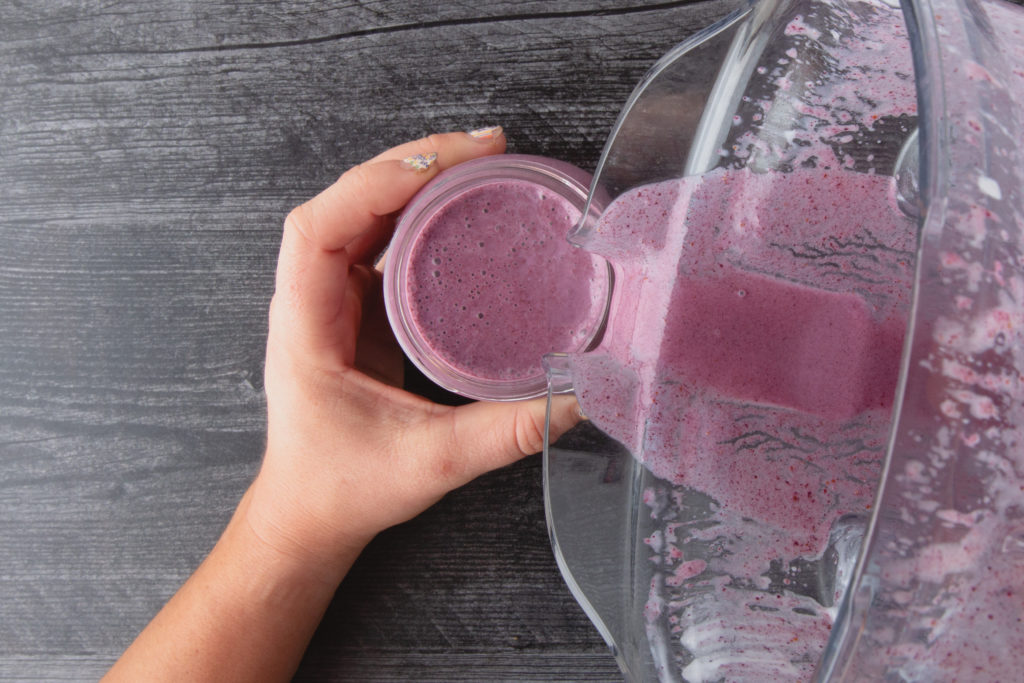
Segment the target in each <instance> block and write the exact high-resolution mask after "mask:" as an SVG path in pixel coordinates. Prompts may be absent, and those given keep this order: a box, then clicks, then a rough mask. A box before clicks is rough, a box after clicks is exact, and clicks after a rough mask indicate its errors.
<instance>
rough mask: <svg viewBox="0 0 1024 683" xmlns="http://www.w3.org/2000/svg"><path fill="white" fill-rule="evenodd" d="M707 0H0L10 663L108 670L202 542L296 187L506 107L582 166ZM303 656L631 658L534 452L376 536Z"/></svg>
mask: <svg viewBox="0 0 1024 683" xmlns="http://www.w3.org/2000/svg"><path fill="white" fill-rule="evenodd" d="M724 7H725V5H723V4H722V2H721V0H712V1H711V2H661V3H656V2H641V1H635V2H631V3H627V2H623V1H622V0H565V1H563V2H558V3H554V2H546V3H545V2H534V1H515V2H513V1H503V0H477V1H475V2H456V3H447V4H445V3H442V4H441V5H440V6H438V5H437V3H434V2H426V1H419V0H417V1H412V0H410V1H407V2H397V1H392V2H386V1H379V2H321V1H315V2H314V1H312V0H292V1H288V0H280V1H274V0H257V1H254V2H235V1H234V0H178V1H177V2H156V1H154V0H126V1H124V2H104V1H101V0H41V1H40V2H34V1H33V2H27V1H24V2H20V1H15V0H8V1H7V2H3V3H0V221H2V234H0V680H90V679H93V680H94V679H96V678H98V677H99V676H100V675H101V674H102V672H103V671H105V669H106V668H107V667H108V666H109V665H110V664H111V663H112V662H113V660H114V659H115V658H116V657H117V656H118V655H119V654H120V652H121V651H122V650H123V649H124V648H125V647H126V646H127V644H128V643H129V642H130V641H131V639H132V638H133V637H134V636H135V634H136V633H137V632H138V631H139V630H140V629H141V628H142V627H143V626H144V625H145V624H146V623H147V621H148V620H149V619H150V618H151V617H152V616H153V614H154V613H155V612H156V611H157V610H158V609H159V608H160V606H161V605H162V604H163V603H164V601H165V600H167V598H168V597H170V596H171V594H172V593H173V592H174V591H175V590H176V589H177V588H178V586H179V585H180V584H181V583H182V582H183V581H184V580H185V578H186V577H187V576H188V575H189V573H190V572H191V571H192V570H193V569H194V568H195V567H196V566H197V565H198V563H199V562H200V560H201V559H202V558H203V557H204V555H205V554H206V553H207V552H208V550H209V549H210V547H211V546H212V544H213V543H214V541H215V539H216V538H217V536H218V534H219V533H220V531H221V529H222V527H223V526H224V524H225V523H226V521H227V519H228V516H229V514H230V513H231V511H232V509H233V507H234V506H235V504H236V503H237V501H238V499H239V497H240V496H241V493H242V491H243V490H244V488H245V487H246V485H247V484H248V482H249V481H250V479H251V477H252V476H253V474H254V472H255V470H256V468H257V465H258V463H259V460H260V456H261V449H262V444H263V438H264V424H265V423H264V410H265V403H264V397H263V392H262V388H263V387H262V368H263V348H264V343H265V334H266V311H267V305H268V302H269V299H270V295H271V291H272V285H273V273H274V266H275V261H276V252H277V247H278V240H279V237H280V225H281V222H282V219H283V217H284V215H285V214H286V213H287V211H288V209H289V208H290V207H292V206H293V205H295V204H297V203H298V202H300V201H302V200H303V199H305V198H307V197H309V196H311V195H313V194H314V193H316V192H317V191H318V190H319V189H321V188H322V187H324V186H325V185H327V184H329V183H330V182H332V181H333V180H334V179H335V178H336V177H337V176H338V175H339V174H340V173H341V171H342V170H344V169H345V168H346V167H348V166H349V165H351V164H354V163H356V162H358V161H360V160H362V159H364V158H366V157H368V156H370V155H372V154H374V153H376V152H378V151H380V150H381V149H383V148H385V147H388V146H390V145H391V144H393V143H396V142H399V141H402V140H405V139H408V138H412V137H416V136H420V135H423V134H426V133H429V132H432V131H443V130H453V129H454V130H458V129H468V128H473V127H478V126H483V125H492V124H501V125H503V126H505V128H506V129H507V131H508V136H509V138H510V140H511V150H512V151H516V152H521V153H533V154H543V155H549V156H553V157H556V158H560V159H564V160H567V161H571V162H574V163H576V164H578V165H580V166H583V167H585V168H590V169H592V168H593V167H594V165H595V163H596V161H597V158H598V156H599V154H600V150H601V147H602V144H603V142H604V140H605V137H606V136H607V134H608V132H609V130H610V128H611V126H612V124H613V122H614V120H615V117H616V115H617V113H618V111H619V109H620V107H621V105H622V104H623V102H624V101H625V99H626V97H627V96H628V95H629V93H630V91H631V90H632V88H633V86H634V84H635V83H636V82H637V80H638V79H639V78H640V77H641V75H642V74H643V73H644V71H645V70H646V69H647V68H648V67H649V66H650V65H651V63H652V62H653V61H654V60H655V59H656V58H657V57H659V56H660V55H661V54H663V53H664V52H665V51H666V50H667V49H668V48H669V47H670V46H672V45H673V44H675V43H676V42H678V41H679V40H681V39H682V38H684V37H685V36H686V35H688V34H690V33H692V32H693V31H694V30H695V29H697V28H700V27H702V26H704V25H706V24H708V23H710V22H711V21H712V20H713V19H714V18H715V17H717V16H719V15H721V14H722V13H723V8H724ZM417 386H418V387H419V388H420V389H421V390H423V391H428V390H429V388H428V387H426V385H423V384H422V383H420V384H418V385H417ZM437 395H438V396H439V398H442V399H444V398H448V397H445V396H443V395H441V394H437ZM297 679H298V680H311V681H312V680H340V679H346V680H358V681H462V680H465V681H483V680H488V681H499V680H505V681H559V680H562V681H614V680H621V679H620V676H619V674H618V670H617V668H616V666H615V663H614V661H613V659H612V657H611V656H610V655H609V654H608V652H607V651H606V648H605V646H604V644H603V643H602V641H601V639H600V638H599V636H598V635H597V633H596V631H595V630H594V629H593V627H592V626H591V625H590V623H589V622H588V620H587V619H586V617H585V616H584V615H583V613H582V611H581V610H580V608H579V607H578V606H577V604H576V603H575V601H574V600H573V598H572V597H571V596H570V594H569V592H568V590H567V588H566V587H565V585H564V584H563V581H562V579H561V577H560V575H559V573H558V571H557V569H556V567H555V563H554V560H553V558H552V553H551V549H550V547H549V545H548V539H547V533H546V528H545V520H544V512H543V504H542V491H541V471H540V460H539V458H533V459H529V460H527V461H525V462H522V463H520V464H518V465H516V466H513V467H509V468H507V469H505V470H503V471H500V472H497V473H494V474H492V475H490V476H486V477H484V478H482V479H480V480H479V481H477V482H475V483H473V484H472V485H470V486H467V487H465V488H464V489H462V490H459V491H456V492H454V493H452V494H451V495H449V496H448V497H447V498H445V499H444V500H443V501H442V502H441V503H439V504H438V505H437V506H435V507H434V508H433V509H431V510H430V511H428V512H427V513H425V514H424V515H422V516H421V517H420V518H418V519H416V520H414V521H412V522H410V523H408V524H405V525H403V526H401V527H399V528H395V529H392V530H390V531H388V532H387V533H385V534H383V535H381V536H380V537H379V538H378V539H377V540H376V541H375V542H374V543H373V544H372V545H371V546H370V548H369V549H368V550H367V551H366V553H365V555H364V556H363V557H362V558H361V560H360V562H359V563H358V565H357V566H356V567H355V568H354V569H353V571H352V573H351V575H350V576H349V578H348V579H346V581H345V583H344V584H343V585H342V587H341V589H340V591H339V593H338V595H337V597H336V599H335V600H334V602H333V604H332V606H331V608H330V610H329V613H328V614H327V617H326V618H325V620H324V622H323V625H322V626H321V628H320V630H319V632H318V633H317V635H316V638H315V640H314V642H313V644H312V646H311V647H310V649H309V651H308V654H307V656H306V658H305V661H304V662H303V664H302V667H301V669H300V671H299V674H298V676H297Z"/></svg>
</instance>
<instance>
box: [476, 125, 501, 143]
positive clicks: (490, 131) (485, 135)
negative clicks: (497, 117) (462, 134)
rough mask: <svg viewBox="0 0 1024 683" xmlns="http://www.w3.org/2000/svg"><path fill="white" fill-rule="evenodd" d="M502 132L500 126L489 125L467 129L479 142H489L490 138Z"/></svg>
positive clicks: (495, 137) (499, 135) (498, 136)
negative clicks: (487, 126)
mask: <svg viewBox="0 0 1024 683" xmlns="http://www.w3.org/2000/svg"><path fill="white" fill-rule="evenodd" d="M502 132H503V131H502V128H501V126H490V127H489V128H477V129H476V130H471V131H469V134H470V135H472V136H473V137H474V138H476V139H477V140H480V141H481V142H489V141H490V140H496V139H497V138H500V137H501V134H502Z"/></svg>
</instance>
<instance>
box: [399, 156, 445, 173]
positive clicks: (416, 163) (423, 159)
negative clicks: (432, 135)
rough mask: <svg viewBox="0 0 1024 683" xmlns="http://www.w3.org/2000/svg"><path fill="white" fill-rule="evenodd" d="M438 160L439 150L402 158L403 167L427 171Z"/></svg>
mask: <svg viewBox="0 0 1024 683" xmlns="http://www.w3.org/2000/svg"><path fill="white" fill-rule="evenodd" d="M435 161H437V152H430V153H429V154H413V155H412V156H411V157H406V158H404V159H402V168H407V169H409V170H410V171H426V170H427V169H428V168H430V167H431V166H433V165H434V162H435Z"/></svg>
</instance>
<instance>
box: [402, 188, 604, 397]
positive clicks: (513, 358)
mask: <svg viewBox="0 0 1024 683" xmlns="http://www.w3.org/2000/svg"><path fill="white" fill-rule="evenodd" d="M579 217H580V209H579V208H577V207H576V206H575V205H574V204H573V203H572V202H570V201H569V200H568V199H566V198H565V197H563V196H560V195H559V194H558V193H556V192H553V191H552V190H550V189H548V188H545V187H543V186H541V185H537V184H533V183H531V182H527V181H524V180H514V179H509V180H493V181H490V182H486V183H483V184H478V185H477V186H475V187H472V188H469V189H466V190H465V191H463V192H461V193H459V194H457V195H455V196H454V197H452V198H451V199H449V200H448V201H447V202H446V203H444V204H443V205H442V206H440V207H439V208H438V209H437V211H436V212H435V213H434V214H433V215H432V216H430V217H429V218H428V219H427V222H426V223H425V225H424V227H423V228H422V230H421V231H420V233H419V235H418V237H417V238H416V241H415V243H414V244H413V246H412V251H411V256H410V258H409V266H408V285H407V288H408V289H407V291H408V301H409V307H410V312H411V318H412V320H413V322H414V324H415V326H416V328H417V329H418V330H419V332H420V334H421V335H422V337H423V339H424V341H425V343H426V344H427V346H428V347H429V348H430V350H431V352H432V353H433V354H434V355H436V356H437V357H438V358H440V359H441V360H443V361H444V362H445V363H447V364H449V365H450V366H452V367H453V368H455V369H456V370H457V371H458V372H460V373H463V374H465V375H469V376H473V377H479V378H483V379H488V380H520V379H523V378H529V377H537V376H543V370H542V367H541V358H542V357H543V355H544V354H545V353H548V352H550V351H576V350H579V349H581V348H582V347H584V346H585V345H586V343H587V342H588V341H589V339H590V338H591V336H592V335H593V334H594V331H595V328H596V327H597V325H598V324H599V322H600V320H601V318H602V316H603V314H604V307H605V297H606V286H607V266H606V265H605V264H604V262H603V261H601V260H600V259H598V258H595V257H594V256H592V255H591V254H588V253H587V252H585V251H583V250H581V249H578V248H576V247H574V246H572V245H571V244H569V242H568V241H567V239H566V235H567V234H568V232H569V230H570V229H571V228H572V226H573V225H574V224H575V223H576V221H577V220H579Z"/></svg>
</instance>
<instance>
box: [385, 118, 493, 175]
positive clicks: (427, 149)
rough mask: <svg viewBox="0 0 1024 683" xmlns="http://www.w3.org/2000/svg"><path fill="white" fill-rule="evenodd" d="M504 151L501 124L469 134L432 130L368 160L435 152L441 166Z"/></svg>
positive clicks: (452, 164)
mask: <svg viewBox="0 0 1024 683" xmlns="http://www.w3.org/2000/svg"><path fill="white" fill-rule="evenodd" d="M488 150H490V151H488ZM504 151H505V134H504V132H503V131H502V129H501V126H494V127H492V128H481V129H479V130H476V131H473V132H472V133H435V134H434V135H428V136H427V137H425V138H420V139H419V140H413V141H411V142H406V143H405V144H402V145H398V146H397V147H392V148H391V149H389V150H387V151H386V152H382V153H381V154H378V155H377V156H375V157H374V158H373V159H371V161H385V160H401V159H405V158H406V157H410V156H413V155H416V154H429V153H431V152H436V153H437V164H438V166H439V167H440V168H441V169H445V168H450V167H452V166H454V165H455V164H457V163H460V162H461V161H465V160H467V159H475V158H477V157H478V156H483V154H482V153H481V152H483V153H484V154H495V153H499V152H504Z"/></svg>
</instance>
